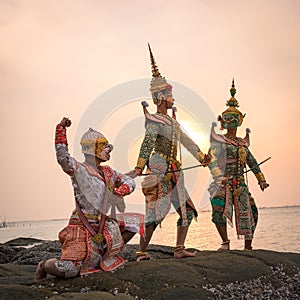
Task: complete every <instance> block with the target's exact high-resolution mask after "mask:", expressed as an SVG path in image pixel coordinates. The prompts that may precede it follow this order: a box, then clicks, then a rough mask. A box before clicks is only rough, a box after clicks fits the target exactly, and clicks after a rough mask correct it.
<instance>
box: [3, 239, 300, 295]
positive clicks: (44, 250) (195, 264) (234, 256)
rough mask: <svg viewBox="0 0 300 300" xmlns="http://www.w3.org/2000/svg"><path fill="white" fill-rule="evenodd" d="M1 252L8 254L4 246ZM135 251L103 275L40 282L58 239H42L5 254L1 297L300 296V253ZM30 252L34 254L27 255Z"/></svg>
mask: <svg viewBox="0 0 300 300" xmlns="http://www.w3.org/2000/svg"><path fill="white" fill-rule="evenodd" d="M1 246H3V245H1ZM1 249H2V250H5V251H6V253H8V252H9V250H8V248H5V249H4V248H3V247H2V248H1V247H0V251H2V250H1ZM137 249H138V246H137V245H126V246H125V248H124V249H123V251H122V255H123V256H124V257H125V258H126V259H128V261H129V262H128V263H127V264H126V266H125V267H124V268H122V269H118V270H116V271H115V272H101V273H96V274H93V275H89V276H85V277H82V278H81V277H76V278H72V279H67V280H66V279H59V278H54V277H51V276H49V277H48V278H46V279H43V280H41V281H39V282H34V280H33V276H34V270H35V268H36V264H37V261H39V260H41V259H42V258H43V257H47V258H50V257H55V256H57V257H59V256H60V245H59V243H58V241H55V242H49V241H45V242H43V243H42V244H40V245H36V246H34V247H32V248H30V249H22V250H19V251H18V252H17V255H15V256H13V257H12V255H8V256H7V257H10V258H11V259H10V260H9V261H10V263H8V264H2V265H1V264H0V299H3V300H5V299H16V298H17V297H22V300H27V299H28V300H29V299H30V300H32V299H45V298H50V297H51V298H53V299H65V298H69V299H96V298H98V299H99V298H100V299H132V298H134V299H145V300H147V299H151V300H152V299H167V300H168V299H176V300H177V299H179V300H180V299H197V300H198V299H242V298H243V299H299V297H300V290H299V289H300V288H299V287H300V273H299V267H300V254H296V253H280V252H275V251H264V250H254V251H226V252H225V251H224V252H219V251H198V253H197V256H196V257H195V258H185V259H180V260H176V259H174V258H173V249H172V248H171V247H167V246H160V245H149V249H148V252H149V254H150V255H151V257H152V259H151V260H149V261H141V262H136V261H134V260H135V251H136V250H137ZM13 251H14V250H13ZM15 251H16V250H15ZM31 251H33V255H30V252H31ZM1 255H2V253H1ZM35 261H36V263H33V262H35ZM20 263H21V264H20ZM112 297H114V298H112Z"/></svg>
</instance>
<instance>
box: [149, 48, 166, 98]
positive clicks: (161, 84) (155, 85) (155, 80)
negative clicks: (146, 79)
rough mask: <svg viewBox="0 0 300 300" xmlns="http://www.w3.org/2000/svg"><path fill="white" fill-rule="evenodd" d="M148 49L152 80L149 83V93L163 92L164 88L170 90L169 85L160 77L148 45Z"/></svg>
mask: <svg viewBox="0 0 300 300" xmlns="http://www.w3.org/2000/svg"><path fill="white" fill-rule="evenodd" d="M148 48H149V52H150V60H151V68H152V80H151V83H150V91H151V93H152V94H153V93H155V92H159V91H162V90H165V89H166V88H169V89H170V87H171V86H170V85H169V84H168V83H167V81H166V79H165V77H162V76H161V74H160V72H159V70H158V66H157V64H156V62H155V60H154V56H153V53H152V51H151V47H150V44H149V43H148Z"/></svg>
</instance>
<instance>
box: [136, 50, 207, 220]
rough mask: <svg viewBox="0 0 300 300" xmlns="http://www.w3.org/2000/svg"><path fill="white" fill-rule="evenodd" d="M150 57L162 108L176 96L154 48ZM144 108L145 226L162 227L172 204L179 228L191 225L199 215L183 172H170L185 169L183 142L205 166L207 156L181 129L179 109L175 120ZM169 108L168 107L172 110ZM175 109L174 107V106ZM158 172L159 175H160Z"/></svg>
mask: <svg viewBox="0 0 300 300" xmlns="http://www.w3.org/2000/svg"><path fill="white" fill-rule="evenodd" d="M149 50H150V58H151V64H152V76H153V78H152V81H151V88H150V91H151V94H152V98H153V102H154V104H156V105H157V106H159V105H161V103H162V101H165V102H166V103H167V102H169V104H170V103H171V106H172V104H173V102H174V99H173V96H172V86H171V85H170V84H168V83H167V81H166V79H165V78H164V77H162V76H161V74H160V72H159V70H158V68H157V66H156V64H155V61H154V58H153V55H152V52H151V49H150V45H149ZM142 105H143V106H144V114H145V117H146V122H145V128H146V132H145V137H144V140H143V143H142V145H141V148H140V153H139V158H138V161H137V165H136V169H139V170H140V172H142V171H143V170H144V168H145V166H146V165H147V173H151V175H148V176H145V179H144V181H143V182H142V187H143V192H144V194H145V198H146V220H145V225H146V226H148V225H150V224H153V223H154V224H155V226H156V225H157V224H159V223H160V222H161V221H162V220H163V219H164V218H165V216H166V215H167V213H168V212H169V210H170V208H171V203H172V204H173V206H174V207H175V209H176V210H177V212H178V213H179V215H180V218H179V220H178V223H177V225H178V226H188V225H189V224H190V223H191V221H192V219H193V216H197V211H196V209H195V207H194V204H193V202H192V200H191V199H190V196H189V195H188V192H187V191H186V189H185V187H184V178H183V173H182V172H168V171H174V170H178V169H180V167H181V161H180V158H179V159H178V158H177V155H178V156H179V157H180V153H179V152H180V148H179V144H180V143H181V144H182V145H183V146H184V147H185V148H186V149H187V150H189V151H190V152H191V153H192V155H193V156H194V157H195V158H196V159H197V160H198V161H199V162H200V163H201V162H202V161H203V160H204V158H205V156H204V154H203V153H202V152H201V151H200V149H199V147H198V146H197V145H196V144H195V143H194V142H193V141H192V140H191V139H190V138H189V137H188V136H187V135H186V134H185V133H184V132H183V131H182V130H181V129H180V125H179V123H178V122H177V121H176V116H175V110H174V109H173V115H172V117H170V116H168V115H167V114H160V113H155V114H150V113H149V112H148V111H147V109H146V106H148V104H147V103H146V102H142ZM171 106H170V107H168V108H171ZM173 108H174V107H173ZM155 173H159V174H156V175H155Z"/></svg>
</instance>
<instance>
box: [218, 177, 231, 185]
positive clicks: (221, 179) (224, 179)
mask: <svg viewBox="0 0 300 300" xmlns="http://www.w3.org/2000/svg"><path fill="white" fill-rule="evenodd" d="M215 182H216V183H218V184H227V183H228V178H227V177H225V176H218V177H216V178H215Z"/></svg>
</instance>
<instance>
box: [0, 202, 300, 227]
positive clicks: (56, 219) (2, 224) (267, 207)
mask: <svg viewBox="0 0 300 300" xmlns="http://www.w3.org/2000/svg"><path fill="white" fill-rule="evenodd" d="M292 207H297V208H299V207H300V205H284V206H262V207H258V209H280V208H292ZM198 212H199V213H201V212H211V209H199V210H198ZM140 213H144V212H143V211H140ZM174 213H176V212H175V211H174V212H171V214H174ZM0 217H1V216H0ZM1 219H2V221H1ZM1 219H0V228H4V227H7V224H13V223H22V222H26V223H28V222H43V221H49V220H51V221H64V220H68V219H69V218H68V217H67V218H54V219H51V218H50V219H42V220H17V221H16V220H14V221H10V220H9V219H7V218H3V217H2V218H1ZM3 219H4V220H5V221H3Z"/></svg>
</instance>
